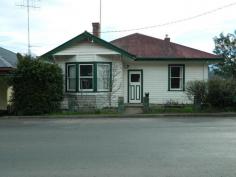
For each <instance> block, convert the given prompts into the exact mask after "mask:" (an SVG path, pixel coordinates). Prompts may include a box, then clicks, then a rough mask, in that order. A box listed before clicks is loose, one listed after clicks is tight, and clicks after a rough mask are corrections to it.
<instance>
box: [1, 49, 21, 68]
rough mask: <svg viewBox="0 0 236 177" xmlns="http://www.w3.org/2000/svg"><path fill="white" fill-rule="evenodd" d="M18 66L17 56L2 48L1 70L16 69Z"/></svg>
mask: <svg viewBox="0 0 236 177" xmlns="http://www.w3.org/2000/svg"><path fill="white" fill-rule="evenodd" d="M16 64H17V57H16V54H15V53H14V52H11V51H9V50H7V49H4V48H2V47H0V68H16Z"/></svg>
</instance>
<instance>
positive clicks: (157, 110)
mask: <svg viewBox="0 0 236 177" xmlns="http://www.w3.org/2000/svg"><path fill="white" fill-rule="evenodd" d="M235 111H236V109H235V108H233V107H227V108H213V107H207V108H204V109H196V108H195V107H194V106H193V105H183V106H181V107H164V106H152V107H150V111H149V112H148V113H147V114H161V113H217V112H235Z"/></svg>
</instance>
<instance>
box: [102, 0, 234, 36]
mask: <svg viewBox="0 0 236 177" xmlns="http://www.w3.org/2000/svg"><path fill="white" fill-rule="evenodd" d="M235 5H236V2H233V3H230V4H226V5H224V6H221V7H218V8H216V9H212V10H209V11H206V12H203V13H200V14H197V15H194V16H190V17H186V18H182V19H177V20H173V21H169V22H166V23H162V24H158V25H152V26H145V27H139V28H133V29H124V30H110V31H102V32H101V33H121V32H129V31H138V30H145V29H150V28H158V27H164V26H168V25H173V24H177V23H182V22H186V21H190V20H194V19H196V18H199V17H203V16H206V15H209V14H212V13H215V12H217V11H220V10H223V9H226V8H228V7H231V6H235Z"/></svg>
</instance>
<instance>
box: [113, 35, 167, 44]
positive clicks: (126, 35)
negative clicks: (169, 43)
mask: <svg viewBox="0 0 236 177" xmlns="http://www.w3.org/2000/svg"><path fill="white" fill-rule="evenodd" d="M135 35H140V36H145V37H147V38H152V39H156V40H160V41H164V40H163V39H160V38H156V37H153V36H148V35H146V34H142V33H132V34H129V35H126V36H123V37H120V38H117V39H114V40H112V41H110V42H111V43H112V42H115V41H117V40H120V39H123V38H126V37H130V36H135Z"/></svg>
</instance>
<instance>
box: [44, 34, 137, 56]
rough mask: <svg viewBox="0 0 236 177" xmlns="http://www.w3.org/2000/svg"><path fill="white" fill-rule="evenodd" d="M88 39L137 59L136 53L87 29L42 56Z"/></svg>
mask: <svg viewBox="0 0 236 177" xmlns="http://www.w3.org/2000/svg"><path fill="white" fill-rule="evenodd" d="M86 39H87V40H88V41H90V42H95V43H97V44H100V45H102V46H104V47H106V48H108V49H111V50H114V51H116V52H118V53H120V54H121V55H124V56H126V57H127V58H130V59H132V60H134V59H135V55H133V54H130V53H128V52H127V51H125V50H123V49H121V48H119V47H117V46H115V45H113V44H111V43H109V42H107V41H105V40H103V39H100V38H98V37H96V36H94V35H92V34H90V33H89V32H87V31H85V32H83V33H82V34H80V35H78V36H76V37H74V38H72V39H70V40H69V41H67V42H65V43H63V44H61V45H59V46H58V47H56V48H54V49H53V50H51V51H49V52H47V53H45V54H43V55H41V56H40V58H45V59H49V58H50V57H51V56H52V55H53V54H55V53H57V52H59V51H61V50H63V49H65V48H67V47H70V46H71V45H73V44H75V43H78V42H81V41H83V40H86Z"/></svg>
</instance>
